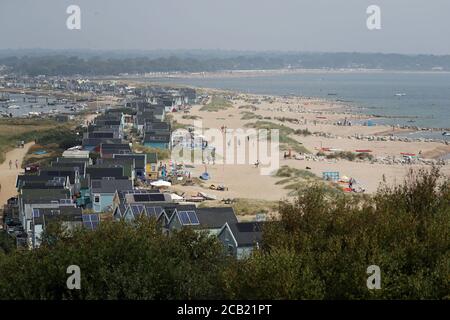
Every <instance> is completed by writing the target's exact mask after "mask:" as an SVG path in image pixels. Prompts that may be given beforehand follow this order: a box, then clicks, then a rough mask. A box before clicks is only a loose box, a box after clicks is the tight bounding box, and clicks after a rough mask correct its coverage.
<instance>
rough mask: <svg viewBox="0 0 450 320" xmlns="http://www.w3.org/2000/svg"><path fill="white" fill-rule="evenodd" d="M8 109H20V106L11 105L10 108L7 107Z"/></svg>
mask: <svg viewBox="0 0 450 320" xmlns="http://www.w3.org/2000/svg"><path fill="white" fill-rule="evenodd" d="M8 109H20V106H18V105H16V104H13V105H12V106H9V107H8Z"/></svg>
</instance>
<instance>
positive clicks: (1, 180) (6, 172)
mask: <svg viewBox="0 0 450 320" xmlns="http://www.w3.org/2000/svg"><path fill="white" fill-rule="evenodd" d="M32 145H34V142H30V143H27V144H26V145H25V147H24V148H23V149H22V148H16V149H13V150H11V151H9V152H8V153H6V160H5V162H3V163H2V164H1V165H0V184H1V190H0V206H1V207H3V205H4V204H6V201H7V200H8V199H9V198H11V197H13V196H15V195H16V194H17V190H16V178H17V175H18V174H19V173H22V172H23V171H24V170H23V169H21V166H22V161H23V158H24V157H25V155H26V154H27V152H28V149H29V148H30V147H31V146H32ZM16 159H17V160H18V161H19V169H16V166H15V161H16ZM9 160H11V161H12V169H9Z"/></svg>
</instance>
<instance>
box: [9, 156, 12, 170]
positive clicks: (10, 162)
mask: <svg viewBox="0 0 450 320" xmlns="http://www.w3.org/2000/svg"><path fill="white" fill-rule="evenodd" d="M11 169H12V160H11V159H10V160H9V170H11Z"/></svg>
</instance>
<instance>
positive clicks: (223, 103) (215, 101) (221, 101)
mask: <svg viewBox="0 0 450 320" xmlns="http://www.w3.org/2000/svg"><path fill="white" fill-rule="evenodd" d="M231 107H233V104H232V103H231V102H230V101H229V100H227V99H226V98H225V97H223V96H220V95H215V96H212V97H211V101H210V102H208V103H207V104H206V105H204V106H203V107H201V108H200V111H208V112H217V111H220V110H225V109H228V108H231Z"/></svg>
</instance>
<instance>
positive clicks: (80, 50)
mask: <svg viewBox="0 0 450 320" xmlns="http://www.w3.org/2000/svg"><path fill="white" fill-rule="evenodd" d="M9 51H11V52H21V51H22V52H32V51H41V52H78V53H80V52H86V53H88V52H109V53H115V52H117V53H127V52H130V53H132V52H135V53H157V52H160V53H164V52H167V53H170V52H174V53H175V52H180V53H181V52H183V53H189V52H192V53H194V52H204V53H207V52H210V53H213V52H216V53H240V54H367V55H370V54H375V55H400V56H434V57H446V56H450V53H445V54H444V53H400V52H380V51H378V52H376V51H320V50H318V51H309V50H273V49H272V50H247V49H202V48H197V49H182V48H178V49H162V48H158V49H109V48H108V49H93V48H40V47H38V48H0V52H9Z"/></svg>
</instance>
